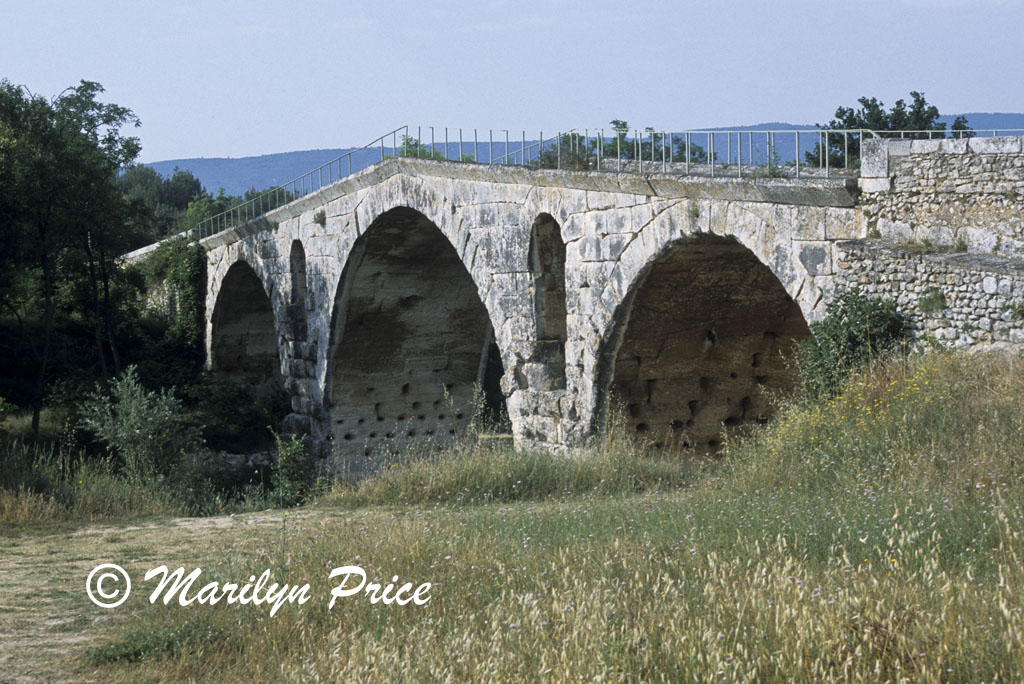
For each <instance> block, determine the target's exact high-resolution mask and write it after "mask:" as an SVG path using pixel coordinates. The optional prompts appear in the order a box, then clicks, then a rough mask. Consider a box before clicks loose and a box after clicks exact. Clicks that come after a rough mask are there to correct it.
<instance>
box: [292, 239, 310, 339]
mask: <svg viewBox="0 0 1024 684" xmlns="http://www.w3.org/2000/svg"><path fill="white" fill-rule="evenodd" d="M288 267H289V268H288V270H289V273H290V274H291V283H290V284H291V288H290V295H289V299H288V327H289V331H290V333H291V337H292V339H293V340H295V341H299V342H304V341H305V340H306V332H307V328H308V321H307V316H306V297H307V295H306V250H305V248H304V247H303V246H302V241H301V240H298V239H296V240H292V246H291V252H290V254H289V255H288Z"/></svg>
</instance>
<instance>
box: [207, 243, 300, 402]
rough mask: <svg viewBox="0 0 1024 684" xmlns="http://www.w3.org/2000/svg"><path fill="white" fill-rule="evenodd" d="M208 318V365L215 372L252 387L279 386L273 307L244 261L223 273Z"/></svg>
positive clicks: (280, 384) (279, 364)
mask: <svg viewBox="0 0 1024 684" xmlns="http://www.w3.org/2000/svg"><path fill="white" fill-rule="evenodd" d="M211 322H212V325H211V339H210V366H211V369H212V370H213V372H214V373H215V374H216V375H219V376H221V377H225V378H228V379H231V380H235V381H239V382H243V383H245V384H248V385H252V386H254V387H256V388H271V387H272V388H280V387H282V386H283V384H284V381H283V378H282V376H281V362H280V358H279V356H278V345H277V326H276V323H275V320H274V309H273V306H271V303H270V297H268V296H267V292H266V290H265V289H264V287H263V283H262V281H261V280H260V278H259V276H258V275H257V274H256V272H255V271H254V270H253V268H252V266H250V265H249V264H248V263H246V262H245V261H236V262H235V263H234V264H232V265H231V267H230V268H229V269H228V270H227V272H226V273H225V274H224V278H223V279H222V280H221V283H220V290H219V291H218V293H217V301H216V304H215V305H214V309H213V316H212V317H211Z"/></svg>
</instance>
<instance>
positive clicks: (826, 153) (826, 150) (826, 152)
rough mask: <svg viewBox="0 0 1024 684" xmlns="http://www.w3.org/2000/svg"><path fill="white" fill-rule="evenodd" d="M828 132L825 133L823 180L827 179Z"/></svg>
mask: <svg viewBox="0 0 1024 684" xmlns="http://www.w3.org/2000/svg"><path fill="white" fill-rule="evenodd" d="M828 145H829V142H828V131H825V178H829V160H828Z"/></svg>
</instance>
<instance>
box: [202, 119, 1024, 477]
mask: <svg viewBox="0 0 1024 684" xmlns="http://www.w3.org/2000/svg"><path fill="white" fill-rule="evenodd" d="M1000 140H1005V139H1000ZM1010 140H1015V141H1016V147H1015V148H1013V147H1012V145H1011V147H1009V148H1005V149H1004V148H999V149H998V150H995V151H993V149H994V148H993V149H990V148H985V149H984V150H982V149H981V146H980V143H975V146H976V148H977V149H971V148H969V147H968V146H967V141H948V142H963V143H964V145H963V149H962V150H959V148H958V149H952V150H951V149H945V148H943V149H939V147H938V146H932V147H929V148H928V149H923V148H922V149H918V150H916V151H915V150H913V149H911V147H910V145H909V141H907V143H908V144H907V145H905V146H900V145H894V144H893V143H901V142H902V141H879V143H878V144H877V145H874V146H872V147H871V148H870V149H866V150H865V161H864V169H863V173H862V176H864V177H863V178H861V179H853V178H844V179H822V178H818V179H801V180H796V179H783V178H768V177H761V178H714V179H712V178H695V177H682V176H677V175H668V174H666V175H661V174H650V175H639V174H629V173H621V174H616V173H609V172H588V171H546V170H531V169H526V168H522V167H513V166H488V165H478V164H466V163H457V162H443V161H426V160H417V159H408V158H393V159H388V160H385V161H383V162H381V163H379V164H377V165H375V166H373V167H371V168H369V169H366V170H364V171H362V172H360V173H357V174H355V175H354V176H350V177H348V178H345V179H343V180H340V181H338V182H336V183H333V184H331V185H328V186H327V187H325V188H323V189H321V190H319V191H317V192H315V193H313V194H310V195H307V196H305V197H303V198H301V199H299V200H297V201H294V202H292V203H291V204H288V205H286V206H284V207H281V208H279V209H277V210H274V211H272V212H270V213H268V214H265V215H264V216H262V217H260V218H259V219H257V220H255V221H251V222H249V223H247V224H245V225H242V226H240V227H236V228H232V229H229V230H227V231H224V232H222V233H219V234H217V235H214V236H212V237H209V238H206V239H205V240H203V242H202V244H203V245H204V246H205V248H206V250H207V252H208V256H209V267H208V281H209V287H208V296H207V317H208V325H207V335H206V339H207V345H208V349H207V352H208V356H207V358H208V363H209V367H210V369H211V370H212V371H214V372H215V373H218V374H221V375H224V376H227V377H231V378H236V379H238V380H240V381H244V382H248V383H251V384H254V385H257V386H263V387H269V386H278V385H279V386H281V387H283V388H284V389H285V390H286V391H287V392H288V393H289V394H290V395H291V398H292V400H291V401H292V414H291V415H290V416H289V417H288V419H287V422H288V426H289V428H290V429H292V430H295V431H298V432H303V433H307V434H309V435H310V436H311V437H312V438H313V441H314V442H315V443H318V444H320V445H323V446H326V445H328V444H329V445H330V447H331V449H330V450H331V451H333V453H334V454H335V455H336V456H339V457H341V458H342V459H344V460H347V461H348V463H349V464H350V465H351V466H353V467H357V468H358V466H359V465H360V464H361V463H362V462H363V459H364V457H365V456H367V455H370V454H374V453H378V452H394V451H398V450H401V449H403V448H405V447H407V446H408V445H409V442H410V441H416V442H430V443H432V444H443V443H444V442H445V441H447V440H450V439H452V438H453V437H454V436H457V435H458V434H459V433H460V432H462V431H463V430H465V429H466V428H467V427H468V426H469V425H470V423H471V421H473V420H475V419H476V418H477V417H478V416H479V415H480V414H481V413H484V414H486V415H488V416H490V417H491V418H492V419H499V420H505V417H506V416H507V421H508V423H509V424H510V427H511V432H512V433H513V435H514V437H515V439H516V441H517V443H519V444H521V445H534V446H537V447H540V448H546V449H553V450H558V449H561V448H564V447H566V446H572V445H575V444H579V443H581V442H583V441H584V440H586V439H587V438H588V437H590V436H593V435H600V434H601V433H602V432H603V431H604V430H605V429H606V428H607V426H608V425H609V422H610V421H612V420H618V421H621V422H622V423H623V424H624V425H625V428H626V429H628V430H633V431H638V432H645V433H649V436H650V437H651V438H652V439H653V441H654V442H655V443H656V444H663V445H666V446H680V447H683V446H689V447H693V448H696V449H700V450H706V451H714V450H716V449H717V448H718V446H719V444H720V441H721V440H722V435H723V431H728V430H734V429H738V428H741V426H743V425H747V424H751V423H759V422H763V421H765V420H767V419H768V418H769V417H770V415H771V410H772V409H771V405H770V402H769V396H770V395H771V393H772V392H773V391H776V390H781V389H785V388H787V387H788V386H789V385H790V382H791V380H790V377H789V373H788V372H787V362H786V354H787V352H788V351H789V350H790V349H791V348H792V345H793V343H794V342H797V341H799V340H801V339H802V338H804V337H806V336H807V335H808V334H809V331H808V324H809V323H810V322H813V321H814V320H816V319H819V318H820V317H821V316H822V315H823V313H824V310H825V306H826V304H827V303H828V302H829V301H830V299H831V298H832V297H833V295H834V293H835V292H836V291H837V290H838V289H841V288H843V287H848V286H850V285H853V284H859V285H861V286H865V285H870V287H869V288H868V289H870V290H872V291H875V292H877V293H879V294H885V295H887V296H891V297H893V298H896V299H897V301H899V302H900V306H901V307H902V308H904V309H905V310H908V311H910V312H911V314H912V315H911V320H912V323H911V326H912V327H913V328H914V329H915V330H916V331H917V332H918V333H921V334H934V335H936V336H938V337H945V338H947V339H949V340H950V341H952V342H955V343H959V344H960V345H961V346H968V347H973V346H979V345H981V346H987V347H992V346H1024V331H1022V326H1024V321H1021V320H1018V318H1017V316H1018V314H1019V316H1020V318H1022V319H1024V268H1022V265H1021V262H1020V261H1019V260H1018V259H1017V257H1020V256H1021V255H1022V254H1024V250H1021V251H1020V252H1017V251H1015V250H1016V249H1017V245H1018V244H1020V245H1024V234H1022V223H1021V217H1022V216H1024V203H1022V201H1021V199H1020V196H1021V195H1024V164H1021V161H1022V160H1024V155H1022V154H1021V145H1020V139H1019V138H1014V139H1010ZM921 142H929V141H921ZM935 142H938V141H935ZM866 148H867V146H866ZM915 155H916V157H915ZM958 155H959V156H958ZM986 155H988V157H991V159H987V161H988V162H994V161H996V160H997V158H998V163H1000V164H1003V165H1004V166H1006V167H1007V168H1008V169H1011V170H1010V171H1005V172H1003V175H1004V176H1006V177H1008V178H1009V180H1008V181H1007V182H1008V183H1009V185H1008V186H1006V187H1004V186H998V187H996V186H992V187H991V188H990V187H989V186H978V187H974V186H971V187H969V188H967V189H966V190H964V187H965V186H964V185H963V183H960V185H959V186H958V185H957V183H958V182H959V181H956V182H952V183H951V184H949V185H948V187H946V186H942V183H944V182H946V181H945V177H944V176H942V174H943V173H945V171H942V169H946V167H949V168H953V167H956V168H957V169H959V168H960V166H963V165H964V164H965V162H964V160H965V159H967V158H968V157H970V158H971V160H972V161H971V163H972V164H973V163H974V162H977V159H976V158H977V157H984V156H986ZM935 159H939V160H940V161H939V162H938V163H939V166H940V167H941V168H940V169H939V176H940V178H938V179H934V178H933V179H931V180H929V179H928V178H926V176H927V173H925V174H924V175H922V176H921V177H920V178H918V177H917V176H915V174H916V173H917V171H918V169H919V167H920V166H921V165H922V164H923V165H924V166H925V167H927V168H928V169H931V170H930V171H928V173H932V175H933V176H934V175H935V169H933V168H931V167H930V166H928V165H929V164H933V163H935ZM978 163H979V164H980V162H978ZM900 164H904V166H900ZM907 164H909V166H907ZM915 164H916V165H915ZM1015 164H1016V166H1014V165H1015ZM943 165H945V166H943ZM957 165H959V166H957ZM904 167H906V168H904ZM986 168H987V169H988V171H991V163H990V164H989V166H988V167H986ZM1000 168H1002V167H1000ZM1012 169H1016V171H1012ZM946 171H949V169H946ZM949 173H952V171H949ZM958 173H959V171H958ZM978 174H979V177H981V176H982V175H984V173H982V172H981V167H980V166H979V171H978ZM1015 174H1016V175H1015ZM947 175H948V174H947ZM963 175H964V176H965V178H967V181H968V185H969V179H970V173H969V169H968V172H964V174H963ZM991 175H992V174H991V173H989V176H991ZM908 177H909V178H910V179H911V180H913V179H914V178H917V180H916V181H913V182H918V183H919V184H920V183H932V184H933V185H934V186H935V188H936V193H938V195H937V197H938V198H937V199H936V198H933V201H932V202H931V203H930V204H929V203H925V204H924V205H921V206H918V205H920V204H921V203H920V202H919V198H920V195H921V193H920V192H919V188H916V187H910V186H908V185H907V183H908V182H910V181H907V182H905V181H906V179H907V178H908ZM986 178H988V176H986ZM989 180H991V179H989ZM989 180H986V181H985V182H989ZM901 183H902V185H901ZM911 185H912V182H911ZM940 186H942V187H945V190H943V189H942V187H940ZM958 187H959V188H960V190H959V191H958V190H957V188H958ZM908 188H909V189H908ZM901 192H903V193H904V195H906V198H904V200H901V199H900V197H902V195H900V193H901ZM943 192H946V193H947V194H948V195H949V197H947V198H946V200H947V201H948V205H947V206H945V209H943V211H946V213H945V214H943V215H944V216H945V215H950V216H954V214H956V212H955V211H954V212H953V214H950V212H949V211H947V210H949V209H950V207H954V205H956V206H959V207H960V209H959V210H958V211H960V213H959V214H956V215H955V216H954V217H953V219H950V221H952V223H956V222H959V224H957V225H960V224H963V223H964V222H968V223H971V225H972V228H971V230H976V229H977V228H978V227H979V226H978V225H976V224H978V223H979V221H981V219H979V217H983V216H988V215H990V214H992V212H994V215H997V218H998V221H1001V222H1002V223H1000V224H999V225H997V226H994V227H992V228H991V230H995V231H1002V233H1005V234H1006V236H1007V237H1006V241H1005V243H1004V244H1006V245H1008V246H1009V247H1008V252H1007V254H1008V256H987V257H978V258H977V260H975V261H970V260H969V259H968V260H967V261H964V258H965V255H955V256H956V257H957V258H960V260H961V261H960V262H955V261H950V259H952V258H953V256H954V255H949V258H945V257H943V256H942V255H941V254H940V255H939V256H938V257H936V256H935V255H923V254H922V255H919V254H916V253H914V252H913V251H910V252H908V251H905V250H902V251H901V250H900V249H898V248H894V247H893V246H892V245H893V242H892V241H893V240H895V239H897V238H906V236H905V235H903V233H907V232H908V231H910V232H913V230H915V228H914V227H913V226H911V227H909V228H908V226H907V218H906V217H907V216H908V215H911V214H913V212H914V211H918V210H920V211H923V212H928V211H931V212H932V213H933V214H934V213H935V211H938V210H937V209H935V207H941V206H943V198H942V196H941V195H942V193H943ZM1014 193H1016V194H1014ZM979 198H980V199H979ZM957 202H959V203H960V204H959V205H958V204H957ZM915 203H916V204H915ZM961 205H962V206H961ZM915 207H916V208H915ZM993 207H995V208H994V209H993ZM908 212H909V213H908ZM979 212H980V213H979ZM985 212H988V213H985ZM940 213H941V212H940ZM948 222H949V221H947V223H948ZM911 223H912V221H911ZM982 227H984V226H982ZM943 230H945V231H946V232H945V233H942V231H943ZM991 230H989V231H981V233H978V235H976V236H975V237H976V238H977V239H978V240H981V239H985V240H989V241H991V240H990V238H989V237H988V236H989V235H990V233H991ZM961 232H962V231H961ZM961 232H958V229H957V227H956V226H953V225H952V224H951V225H947V226H944V227H943V226H940V227H938V228H936V229H934V230H932V232H930V233H928V234H929V235H932V236H933V238H934V240H935V244H941V243H942V242H943V240H946V238H948V240H946V242H949V243H951V244H952V243H955V244H956V245H958V246H961V247H962V246H963V245H962V244H961V242H962V241H963V240H964V239H965V238H964V237H963V236H962V235H961ZM976 232H977V231H976ZM963 234H964V235H966V233H963ZM872 235H874V236H879V237H881V238H883V239H882V240H880V241H879V240H871V239H866V238H868V237H869V236H872ZM911 237H913V236H911ZM885 238H890V239H889V240H888V241H886V240H885ZM1014 240H1017V241H1019V243H1018V242H1014ZM957 241H960V242H957ZM876 243H879V244H876ZM882 243H884V244H882ZM971 246H973V243H972V245H971ZM894 249H895V251H893V250H894ZM988 251H992V250H991V249H989V250H988ZM966 256H969V255H966ZM985 259H988V260H989V261H985ZM993 259H994V260H995V261H991V260H993ZM883 265H884V267H883ZM958 269H959V270H958ZM876 273H877V274H879V277H878V278H875V277H874V275H873V274H876ZM929 288H931V289H929ZM935 288H939V290H940V291H941V292H942V293H943V297H944V302H943V304H945V305H947V306H946V309H945V310H944V311H940V312H938V313H934V312H931V313H926V312H924V311H923V308H921V307H918V306H917V301H918V299H921V298H925V297H932V296H933V294H934V293H933V292H932V290H934V289H935ZM933 298H934V297H933ZM1014 307H1017V308H1014ZM919 309H921V310H919ZM1008 312H1009V313H1008ZM929 316H931V318H929ZM972 321H973V323H972ZM969 325H970V326H971V327H968V326H969ZM985 328H987V330H986V329H985Z"/></svg>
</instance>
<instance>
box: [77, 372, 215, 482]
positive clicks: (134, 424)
mask: <svg viewBox="0 0 1024 684" xmlns="http://www.w3.org/2000/svg"><path fill="white" fill-rule="evenodd" d="M82 423H83V425H84V426H85V427H86V428H87V429H88V430H90V431H91V432H93V433H94V434H95V435H96V436H97V437H98V438H99V439H100V440H101V441H103V442H104V443H105V444H106V445H107V448H108V450H109V451H110V453H111V454H112V455H113V456H115V457H116V459H117V460H118V462H119V463H120V465H121V470H122V472H123V473H124V475H125V477H126V478H127V479H128V481H129V482H130V483H131V484H132V485H135V486H141V485H144V484H151V483H154V482H156V481H159V480H162V479H164V478H166V477H167V476H169V475H171V474H175V475H178V474H179V472H176V469H177V468H178V467H179V466H181V465H183V463H184V462H185V460H186V458H188V457H190V456H192V455H193V454H195V453H196V452H198V451H199V450H200V449H201V448H202V446H203V443H202V439H201V437H200V435H199V430H198V429H197V428H195V427H192V426H189V425H188V424H187V422H186V417H185V415H184V411H183V410H182V406H181V402H180V401H178V398H177V397H175V396H174V392H173V390H161V391H160V392H149V391H146V389H145V388H143V386H142V384H141V383H140V382H139V378H138V374H137V373H136V371H135V368H134V367H129V368H128V370H127V371H125V373H124V375H122V376H121V377H120V378H115V379H114V380H111V381H110V393H109V395H108V394H106V393H104V392H102V391H101V390H100V389H99V388H97V390H96V391H95V392H93V394H92V395H90V397H89V398H88V400H87V401H86V402H85V404H84V405H83V406H82ZM189 460H191V459H189Z"/></svg>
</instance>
